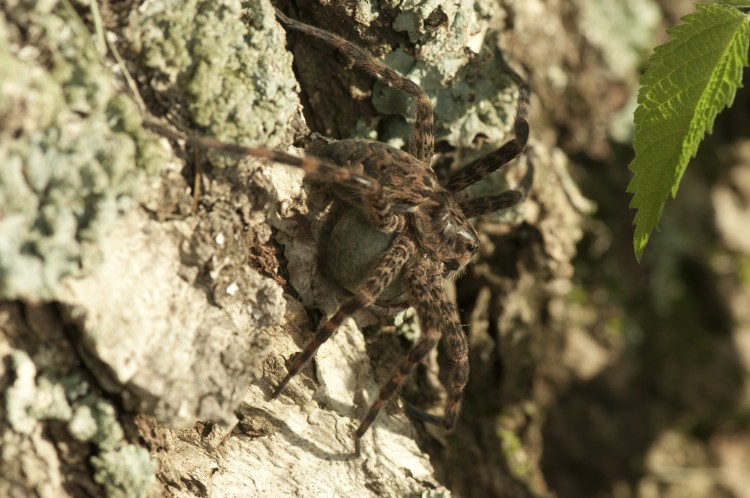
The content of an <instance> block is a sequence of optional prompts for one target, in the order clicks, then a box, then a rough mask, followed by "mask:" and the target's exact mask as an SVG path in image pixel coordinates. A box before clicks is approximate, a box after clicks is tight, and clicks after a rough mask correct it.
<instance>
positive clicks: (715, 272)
mask: <svg viewBox="0 0 750 498" xmlns="http://www.w3.org/2000/svg"><path fill="white" fill-rule="evenodd" d="M662 3H663V7H662V10H660V9H659V8H658V7H657V6H656V5H655V4H654V3H653V2H651V1H648V0H633V1H631V2H622V3H620V2H616V3H615V2H609V1H605V0H601V1H597V0H576V1H573V2H563V1H545V2H542V1H536V0H530V1H524V2H496V1H491V0H446V1H425V2H399V1H391V0H386V1H382V2H377V3H376V2H358V1H342V2H327V1H322V0H321V1H319V2H318V1H312V2H309V1H298V2H295V1H281V2H279V3H278V4H277V6H278V7H279V8H281V9H283V10H285V11H286V12H287V13H289V15H290V16H292V17H294V18H297V19H300V20H302V21H304V22H307V23H310V24H314V25H317V26H320V27H322V28H324V29H328V30H331V31H334V32H337V33H339V34H341V35H342V36H345V37H346V38H347V39H350V40H352V41H354V42H356V43H358V44H360V45H361V46H364V47H365V48H366V49H368V50H370V51H371V52H372V53H374V54H375V55H377V56H379V57H381V58H383V59H384V60H385V61H386V63H388V64H389V65H391V66H392V67H394V68H395V69H397V70H399V71H401V72H402V73H404V74H407V75H408V76H409V77H410V78H412V79H413V80H415V81H417V82H419V83H420V84H421V85H422V86H423V88H425V89H426V90H427V91H428V93H429V94H430V97H431V98H432V99H433V102H434V104H435V112H436V118H437V121H436V139H437V152H438V154H437V157H436V160H435V164H434V166H435V168H436V170H437V171H438V172H441V173H445V172H447V171H448V170H449V169H450V168H454V167H456V166H458V165H459V164H461V163H465V162H466V161H468V160H471V159H472V158H474V157H476V156H477V155H478V154H480V153H482V152H485V151H487V150H490V149H492V148H493V147H497V146H498V145H499V144H501V143H502V142H503V141H504V140H505V139H506V138H507V134H508V133H509V128H508V126H509V124H510V123H511V121H512V116H513V112H514V97H515V94H516V93H515V88H514V87H513V85H512V84H511V82H510V80H509V79H508V78H506V77H505V76H504V75H503V74H502V71H501V70H500V69H499V67H500V66H499V60H500V57H502V58H503V59H504V60H506V61H508V62H509V63H510V64H511V65H513V66H514V67H516V68H519V70H520V71H521V72H523V74H524V75H525V76H526V77H527V78H528V79H529V82H530V84H531V87H532V92H533V97H532V113H531V119H530V122H531V130H532V131H531V140H530V143H529V147H528V149H527V153H526V155H525V157H524V158H522V159H521V160H519V161H518V162H516V163H514V164H512V165H510V166H509V167H508V168H507V174H506V173H502V172H501V173H500V174H498V175H493V177H491V178H489V179H487V180H486V181H484V182H482V183H480V184H478V185H476V186H475V187H473V188H472V189H470V190H469V192H468V195H485V194H487V193H490V192H496V191H498V190H501V189H505V188H508V186H515V185H518V184H520V183H521V182H522V181H524V179H528V175H531V174H533V186H532V189H531V190H530V193H529V197H528V199H527V200H526V202H525V203H524V204H523V205H522V206H519V207H518V208H516V209H513V210H510V211H509V212H505V213H500V214H497V215H490V216H484V217H482V218H481V219H477V220H475V221H476V226H477V228H478V230H479V231H480V234H481V250H480V257H479V259H478V261H477V262H476V263H475V264H473V265H472V266H471V267H470V268H469V270H468V272H467V274H466V275H464V276H463V277H462V278H461V279H460V280H458V281H457V282H455V283H451V282H449V283H446V285H447V288H448V290H449V292H450V294H451V295H452V296H453V297H454V299H455V300H456V303H457V305H458V308H459V310H460V312H461V321H462V323H465V324H467V325H468V326H467V327H466V331H467V334H468V337H469V341H470V344H471V358H470V359H471V366H472V373H471V378H470V383H469V386H468V389H467V396H466V402H465V408H464V412H463V414H462V416H461V420H460V422H459V426H458V427H457V429H456V430H455V431H454V432H453V433H452V434H446V433H445V432H443V431H441V430H439V429H436V428H435V427H432V426H424V425H423V424H421V423H419V422H414V421H411V420H410V419H408V418H407V417H406V416H405V415H404V405H405V402H407V401H408V402H410V403H414V404H415V405H417V406H419V407H420V408H424V409H426V410H428V411H430V412H432V413H440V411H441V409H442V400H443V399H444V390H443V388H442V387H441V385H440V379H441V377H442V372H445V371H446V368H442V367H445V365H443V363H444V360H443V358H442V356H441V355H440V354H438V353H437V352H436V353H434V354H433V355H431V356H430V358H429V359H428V360H427V361H426V362H425V365H424V366H422V367H420V368H419V369H418V370H417V372H416V374H415V375H414V377H413V378H412V379H410V381H409V383H408V384H407V385H406V386H405V388H404V389H403V392H402V398H400V399H398V400H395V401H394V402H392V403H390V404H389V406H388V407H387V408H386V409H385V410H384V413H383V414H381V416H380V417H379V419H378V420H377V422H376V423H375V424H374V426H373V427H372V429H371V430H370V432H369V433H368V434H367V435H366V437H365V438H364V440H363V445H362V455H361V456H360V457H357V456H355V455H354V454H353V450H354V440H353V432H354V429H355V428H356V426H357V424H358V421H359V419H360V418H361V417H362V416H363V415H364V413H365V411H366V410H367V407H368V406H369V404H370V402H371V401H372V400H373V399H374V397H375V396H376V394H377V389H378V386H379V384H381V383H382V382H384V381H385V380H386V379H387V378H388V377H389V375H390V374H391V373H392V371H393V370H394V369H395V368H396V366H397V365H398V364H399V362H400V361H401V360H402V359H403V357H404V356H405V355H406V353H407V351H408V350H409V348H410V346H411V345H412V344H413V342H414V340H415V337H416V336H417V334H418V333H419V324H418V320H415V318H414V316H413V314H412V313H411V312H410V311H409V310H406V311H401V312H392V311H393V310H383V309H373V310H365V311H362V312H360V313H358V314H357V315H355V317H353V319H351V320H347V321H346V322H345V323H344V325H342V326H341V327H340V329H339V330H338V332H337V333H336V334H335V335H334V336H333V338H332V339H331V340H330V341H329V342H328V343H326V344H325V345H324V346H323V347H322V348H321V349H320V350H319V352H318V353H317V355H316V357H315V358H314V361H313V362H311V365H310V366H308V367H307V368H306V369H305V370H304V371H303V372H302V373H301V374H300V375H298V376H297V377H296V378H295V379H294V380H293V381H292V382H291V383H290V384H289V386H288V387H287V389H286V390H285V391H284V393H283V394H282V395H281V396H280V397H279V398H278V399H277V400H275V401H269V400H268V397H269V395H270V393H271V390H272V388H273V386H275V385H276V384H277V383H278V382H279V380H280V379H281V378H282V377H283V376H284V374H285V373H286V371H287V366H288V363H289V361H288V360H289V359H290V358H291V357H292V356H293V355H294V354H295V353H296V352H298V351H299V350H300V349H301V348H302V347H304V345H305V344H306V342H307V341H308V340H309V339H310V337H311V336H312V333H313V331H314V329H315V328H316V326H317V325H318V323H319V321H320V320H321V319H324V318H325V317H327V316H330V315H331V314H332V313H333V312H334V311H335V310H336V308H337V306H338V305H339V304H340V303H341V302H342V301H343V300H344V299H346V297H347V295H348V294H347V291H345V290H344V289H343V288H342V287H341V286H340V285H338V284H337V283H336V282H335V280H334V279H333V277H332V275H331V271H330V268H329V266H328V265H329V263H328V262H327V260H326V254H325V247H326V243H327V239H328V235H329V233H330V231H331V226H332V224H333V223H334V220H335V217H336V215H337V213H338V212H339V211H338V210H340V209H341V206H340V205H338V204H336V203H335V202H334V200H333V199H332V197H331V195H330V192H329V191H328V190H327V189H325V188H322V187H321V186H318V185H314V184H310V183H309V182H306V181H305V180H304V175H303V174H302V172H301V171H300V170H298V169H295V168H294V167H290V166H284V165H278V164H271V163H267V162H263V161H259V160H257V159H254V158H241V159H239V160H238V158H236V157H230V156H227V155H222V154H216V153H215V152H211V151H209V152H206V151H201V150H193V149H192V148H191V147H189V146H186V144H184V143H179V142H175V141H169V140H167V139H165V138H162V137H159V136H158V135H156V134H154V133H152V132H150V131H147V129H146V128H145V127H144V126H143V122H142V121H143V119H144V118H149V119H161V120H163V121H164V122H169V123H170V124H171V126H173V127H175V128H177V129H180V130H181V131H183V132H189V133H200V134H203V135H211V136H216V137H219V138H221V139H223V140H226V141H231V142H240V143H244V144H249V145H266V146H270V147H275V148H280V149H282V150H284V151H287V152H289V153H293V154H303V153H304V146H305V145H306V144H307V143H308V141H309V140H308V136H309V134H310V131H313V132H317V133H319V134H322V135H325V136H328V137H332V138H334V139H336V138H348V137H363V136H366V137H369V138H375V139H378V140H382V141H388V142H389V143H392V144H394V145H397V146H400V145H402V144H403V143H404V142H405V139H406V137H407V135H408V131H409V124H408V122H409V119H410V110H409V105H410V103H409V101H408V99H405V98H403V96H401V95H399V94H398V93H396V92H394V91H392V90H390V89H388V88H386V87H385V86H383V85H381V84H378V83H374V82H373V80H372V79H371V78H370V77H369V76H367V75H364V74H362V73H361V72H358V71H356V70H354V69H352V68H351V67H350V66H349V65H348V62H347V61H346V60H345V59H343V58H342V57H341V56H339V55H337V54H335V53H334V52H333V51H331V50H329V49H327V48H326V47H324V46H322V45H321V44H318V43H315V42H311V41H310V40H307V39H305V38H303V37H302V36H300V35H295V34H286V33H285V31H284V30H283V28H282V27H281V26H280V25H279V24H278V23H277V22H276V21H275V18H274V11H273V6H272V5H271V3H270V2H269V1H267V0H248V1H245V2H241V1H239V0H237V1H234V0H222V1H216V0H211V1H209V0H191V1H188V2H183V1H180V2H177V1H169V0H164V1H157V0H145V1H143V2H135V1H133V2H112V3H107V2H100V3H97V4H94V3H92V2H83V1H81V2H72V3H68V2H57V1H54V0H52V1H47V2H37V3H34V2H20V1H13V0H11V1H9V2H6V3H5V4H4V6H3V8H2V10H0V163H2V164H3V167H2V169H0V299H2V301H0V393H2V394H1V395H0V441H2V448H1V449H0V469H2V471H1V472H0V496H12V497H15V496H19V497H20V496H40V497H65V496H71V497H79V496H108V497H138V496H179V497H209V496H210V497H224V496H226V497H230V496H299V497H315V496H342V497H343V496H346V497H350V496H357V497H360V496H362V497H364V496H372V497H382V496H394V497H396V496H399V497H400V496H415V497H416V496H424V497H445V496H460V497H474V496H476V497H487V496H502V497H525V496H528V497H547V496H560V497H574V496H592V497H608V496H613V497H625V496H633V497H635V496H638V497H644V498H646V497H652V496H675V497H676V496H700V497H704V496H705V497H715V496H727V497H737V498H742V497H747V496H749V495H748V494H747V490H748V489H750V483H748V482H747V475H746V472H744V470H743V469H746V467H747V465H748V462H750V433H749V432H748V431H747V426H746V424H745V422H747V420H748V414H750V397H749V396H748V393H750V388H749V387H748V386H750V341H749V340H748V337H749V336H750V328H748V327H749V325H748V324H750V315H748V309H750V307H748V306H747V303H748V302H750V283H749V282H750V277H749V276H748V275H749V274H750V270H748V268H750V263H748V261H750V240H748V237H747V230H744V229H743V227H744V225H746V224H747V223H748V216H750V214H748V210H747V206H748V205H749V204H750V203H749V202H748V201H747V200H748V199H750V181H749V180H748V174H747V171H749V169H748V168H750V166H748V163H749V162H750V159H749V158H750V153H749V152H748V150H750V148H749V147H748V145H747V144H748V140H747V137H746V136H745V137H742V136H741V135H740V132H738V131H736V130H747V129H750V127H749V126H748V124H747V115H748V114H747V109H748V102H749V101H750V99H747V97H743V96H742V95H740V96H738V102H737V103H736V104H735V107H736V108H737V109H738V110H737V111H735V113H734V114H731V113H730V114H728V115H727V117H726V118H724V119H726V120H727V121H726V123H727V124H722V123H718V124H717V137H718V138H715V139H713V141H709V143H708V144H707V145H706V146H705V149H702V150H707V151H709V152H703V154H706V155H705V157H701V156H699V157H698V160H697V162H698V163H701V162H704V163H708V164H711V163H712V161H715V160H714V159H713V156H714V155H715V156H717V157H719V158H720V160H721V161H720V162H721V166H719V167H716V168H715V169H711V170H708V169H705V170H704V172H703V173H702V174H701V176H699V177H697V178H696V177H694V178H692V179H691V178H690V177H689V175H687V176H686V177H685V181H684V184H683V187H682V190H681V194H680V195H681V197H680V198H678V200H677V202H676V203H675V206H674V207H673V208H670V209H671V210H672V211H673V213H675V214H672V215H669V214H667V216H666V217H665V220H664V222H663V227H662V232H661V233H660V234H659V237H658V239H660V240H662V241H663V242H659V241H658V240H657V241H654V243H652V247H653V255H652V256H651V258H652V259H651V260H650V261H649V260H648V259H647V261H646V263H645V265H644V266H641V267H635V266H634V264H633V263H632V261H633V258H632V254H631V253H630V245H629V239H630V227H629V216H630V213H629V212H628V210H627V196H626V195H625V194H624V191H625V185H626V184H627V181H628V173H627V170H626V164H627V162H628V160H629V158H628V157H627V153H626V152H624V149H625V147H624V144H627V142H628V141H629V133H630V128H629V127H628V123H629V120H630V117H631V112H632V102H633V98H634V95H635V85H636V83H637V77H638V74H639V69H640V68H641V65H642V64H643V61H644V58H645V55H646V54H647V49H648V48H649V47H650V45H651V44H652V43H653V40H654V37H655V36H656V35H655V33H656V31H655V30H656V28H657V27H658V26H659V22H660V19H661V16H662V15H664V16H665V17H666V18H667V19H668V21H666V22H667V23H668V24H673V23H674V21H675V16H678V15H682V14H684V13H685V10H684V6H683V3H684V2H674V1H673V2H666V1H665V2H662ZM126 76H127V77H126ZM572 158H573V159H572ZM696 169H697V167H696ZM196 180H197V182H196ZM577 184H580V185H581V186H582V188H583V192H584V193H583V194H582V193H581V191H579V187H578V186H577ZM196 185H197V186H198V187H199V191H198V194H197V195H196ZM590 199H593V200H594V201H595V202H592V200H590ZM686 220H687V221H686ZM707 233H710V234H712V237H707V236H706V234H707ZM353 237H357V234H353ZM675 241H676V242H675ZM647 258H648V255H647ZM688 474H689V478H683V477H684V476H686V475H688Z"/></svg>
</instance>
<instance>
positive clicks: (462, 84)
mask: <svg viewBox="0 0 750 498" xmlns="http://www.w3.org/2000/svg"><path fill="white" fill-rule="evenodd" d="M404 3H405V4H407V3H409V2H404ZM407 7H409V6H408V5H401V6H400V8H401V9H404V10H403V12H402V13H401V14H399V15H398V16H397V17H396V21H395V22H394V24H393V27H394V29H396V30H401V31H408V33H409V37H410V39H411V40H412V41H415V42H417V43H418V45H417V50H416V52H415V53H416V55H412V53H411V52H407V51H406V50H404V49H403V48H397V49H395V50H394V51H392V52H391V53H389V54H388V55H386V57H385V62H386V64H388V65H389V66H391V67H392V68H394V69H396V70H397V71H399V72H400V73H401V74H404V75H406V76H407V77H408V78H409V79H411V80H412V81H415V82H417V83H418V84H419V85H420V86H421V87H422V88H423V89H424V90H425V91H426V92H427V94H428V95H429V96H430V98H431V99H432V101H433V105H434V110H435V138H436V139H437V140H443V141H446V142H448V143H449V144H450V145H452V146H454V147H470V146H472V144H474V143H475V141H476V139H477V138H478V137H482V138H483V139H486V140H487V141H488V142H489V143H493V142H495V143H496V142H499V141H501V140H503V139H504V138H506V136H507V132H508V123H509V121H510V117H511V116H512V115H513V112H514V104H513V92H514V91H515V89H513V87H512V85H511V81H510V79H509V78H508V77H507V75H506V73H505V72H504V71H503V68H504V64H503V60H502V53H501V52H500V50H499V48H498V46H497V40H496V37H495V36H494V35H492V34H491V33H490V29H489V26H490V24H491V21H492V20H493V19H496V18H497V16H498V8H497V7H496V6H494V4H490V5H485V4H484V2H480V1H475V0H460V1H454V2H445V3H440V4H437V3H436V2H419V5H413V6H412V7H411V8H410V9H409V10H407ZM373 103H374V105H375V107H376V108H377V109H378V111H380V112H381V113H383V114H386V115H388V114H391V115H393V114H399V115H401V116H404V118H401V121H402V122H403V121H404V119H405V117H406V116H409V111H408V109H409V105H410V101H409V99H408V97H406V96H404V95H403V94H402V93H401V92H399V91H397V90H393V89H390V88H388V87H387V86H386V85H384V84H382V83H380V82H379V83H376V84H375V87H374V91H373ZM394 126H395V127H391V128H393V133H389V134H388V136H386V137H384V138H385V139H386V140H390V139H391V138H392V137H394V136H397V135H398V134H400V133H402V132H403V130H404V129H405V128H404V127H403V126H399V125H394ZM393 145H399V144H398V143H397V142H394V143H393Z"/></svg>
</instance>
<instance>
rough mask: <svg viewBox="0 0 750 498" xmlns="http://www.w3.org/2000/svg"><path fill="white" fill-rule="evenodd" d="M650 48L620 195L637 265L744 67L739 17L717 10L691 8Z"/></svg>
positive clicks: (745, 36) (748, 35) (748, 33)
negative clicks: (626, 203) (627, 210)
mask: <svg viewBox="0 0 750 498" xmlns="http://www.w3.org/2000/svg"><path fill="white" fill-rule="evenodd" d="M695 7H696V12H694V13H692V14H690V15H687V16H685V17H684V18H683V19H682V21H683V22H684V24H680V25H678V26H676V27H674V28H672V29H671V30H669V34H670V35H672V40H670V41H669V42H667V43H666V44H664V45H661V46H659V47H656V49H655V51H654V53H653V55H652V56H651V58H650V60H649V63H650V65H649V68H648V69H647V70H646V73H645V74H644V75H643V76H642V77H641V82H640V83H641V89H640V90H639V92H638V108H637V109H636V111H635V135H634V137H633V148H634V149H635V159H633V162H631V163H630V170H631V171H632V172H633V173H634V176H633V179H632V180H631V182H630V185H628V188H627V191H628V192H630V193H633V194H634V196H633V199H632V201H631V202H630V207H631V208H635V209H637V210H638V212H637V213H636V215H635V220H634V221H633V223H634V224H635V235H634V236H633V246H634V248H635V255H636V258H637V259H638V260H639V261H640V259H641V255H642V254H643V249H644V248H645V247H646V243H647V242H648V238H649V236H650V235H651V232H652V231H653V229H654V228H656V225H657V223H658V222H659V218H660V217H661V212H662V208H663V207H664V203H665V202H666V200H667V196H668V195H669V193H670V192H671V193H672V197H674V196H675V195H676V194H677V189H678V187H679V185H680V180H681V179H682V175H683V173H684V172H685V168H686V167H687V163H688V161H689V160H690V159H691V158H692V157H693V156H695V153H696V152H697V150H698V144H699V143H700V141H701V140H702V139H703V137H704V135H705V134H706V132H708V133H710V132H711V130H712V128H713V124H714V119H715V118H716V115H717V114H718V113H719V111H721V110H722V109H723V108H724V107H727V106H729V105H730V104H731V103H732V101H733V100H734V95H735V93H736V91H737V88H739V87H740V86H741V82H742V68H743V67H744V66H746V65H747V50H748V44H750V27H749V26H748V20H747V18H746V16H745V15H744V14H743V13H741V12H740V11H738V10H736V9H735V8H732V7H726V6H723V5H719V4H708V5H696V6H695Z"/></svg>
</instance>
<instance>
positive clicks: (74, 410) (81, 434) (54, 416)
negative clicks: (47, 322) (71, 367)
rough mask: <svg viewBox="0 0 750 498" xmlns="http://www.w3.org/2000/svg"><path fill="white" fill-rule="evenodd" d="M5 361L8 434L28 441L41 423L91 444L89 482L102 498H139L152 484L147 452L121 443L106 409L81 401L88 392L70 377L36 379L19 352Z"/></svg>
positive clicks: (90, 398)
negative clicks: (61, 426) (63, 425)
mask: <svg viewBox="0 0 750 498" xmlns="http://www.w3.org/2000/svg"><path fill="white" fill-rule="evenodd" d="M9 358H10V367H11V372H7V373H10V374H11V376H12V377H14V378H15V380H14V381H13V383H12V384H11V385H10V386H9V387H8V389H7V391H6V392H5V395H4V396H3V399H4V401H5V406H4V409H5V413H6V414H7V421H8V424H9V425H10V427H11V428H12V429H13V431H14V432H16V433H19V434H26V435H30V434H32V433H33V432H35V431H36V430H37V429H38V428H39V426H40V424H41V423H44V422H46V421H49V420H58V421H63V422H67V428H68V433H69V435H70V436H71V437H72V438H73V439H74V440H76V441H81V442H89V443H92V444H93V445H94V446H95V448H96V449H97V450H98V451H99V455H98V456H97V455H94V456H92V457H91V458H90V459H89V461H90V463H91V464H92V465H93V466H94V468H95V469H96V470H95V475H94V479H95V480H96V482H98V483H100V484H102V485H103V486H104V489H105V491H106V493H107V497H108V498H119V497H138V496H143V495H144V493H145V491H146V489H147V488H148V486H149V485H150V484H151V483H152V482H153V481H154V480H155V472H156V468H155V464H154V463H153V462H152V461H151V459H150V457H149V454H148V451H146V450H145V449H143V448H139V447H136V446H133V445H131V444H127V443H125V442H124V432H123V429H122V427H121V425H120V423H119V422H118V421H117V416H118V415H117V412H116V410H115V407H114V406H113V405H112V403H110V402H109V401H107V400H105V399H103V398H101V397H99V396H97V395H95V394H93V393H88V394H86V395H85V396H82V397H81V396H80V394H82V393H83V392H84V391H86V390H87V388H88V386H87V385H86V383H85V382H84V383H82V382H81V379H80V378H79V377H78V375H77V374H75V373H71V374H70V375H68V376H65V377H62V378H55V377H53V376H51V375H48V374H46V373H41V374H39V372H38V369H37V365H36V364H35V363H34V361H33V360H32V358H31V357H29V355H28V354H27V353H26V352H24V351H21V350H15V351H12V352H11V353H10V354H9ZM70 386H78V388H77V389H70ZM81 386H83V387H82V388H81ZM6 436H7V434H6ZM7 456H8V454H6V453H4V452H3V453H2V460H3V461H2V462H1V463H2V464H3V465H5V464H6V463H8V462H5V458H6V457H7Z"/></svg>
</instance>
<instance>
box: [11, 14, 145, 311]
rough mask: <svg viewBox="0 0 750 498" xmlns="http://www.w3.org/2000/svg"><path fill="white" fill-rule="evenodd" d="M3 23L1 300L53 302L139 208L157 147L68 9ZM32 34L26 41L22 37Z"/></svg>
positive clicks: (15, 15)
mask: <svg viewBox="0 0 750 498" xmlns="http://www.w3.org/2000/svg"><path fill="white" fill-rule="evenodd" d="M43 7H44V8H43V9H42V10H37V11H34V10H29V11H23V10H22V8H21V6H19V8H18V9H17V10H16V11H14V17H13V18H12V19H6V18H5V17H4V16H2V15H0V164H3V167H2V168H0V206H1V207H0V213H1V214H2V215H1V216H0V296H1V297H3V298H6V299H14V298H19V297H22V298H26V299H30V300H38V299H51V298H54V297H55V296H56V293H57V291H58V286H57V283H58V281H59V280H60V278H61V277H63V276H65V275H69V274H76V273H79V272H80V271H81V269H85V268H86V266H87V265H88V264H89V263H91V262H92V260H95V259H96V249H94V244H89V243H90V242H95V241H96V240H97V239H98V238H99V237H100V236H101V235H102V234H103V233H105V232H106V231H107V230H108V229H109V227H110V226H111V225H112V223H113V221H114V220H115V219H117V217H118V216H119V214H120V213H121V212H122V211H123V210H125V209H127V208H128V206H130V205H131V199H132V197H133V196H134V195H135V193H136V191H137V189H138V187H139V185H140V184H141V180H142V177H143V173H144V172H153V171H155V170H157V169H158V167H159V164H160V159H159V158H160V156H159V153H158V148H157V146H156V145H155V144H154V143H153V142H152V141H151V140H150V139H149V138H148V137H147V136H146V135H145V132H144V131H143V130H142V129H141V128H140V118H139V117H138V112H137V110H136V108H135V106H134V105H133V104H132V102H131V101H130V100H129V99H127V98H126V97H123V96H122V95H119V94H118V93H117V92H118V91H117V89H116V87H115V83H114V80H113V78H112V73H111V70H110V69H109V68H108V67H107V66H106V65H105V64H104V61H103V59H102V57H101V56H100V55H99V54H98V53H97V52H96V50H94V48H93V44H92V42H91V37H90V35H89V34H88V32H87V31H86V30H85V28H84V27H83V25H82V23H81V21H80V19H78V18H77V17H76V16H75V14H74V13H73V12H72V11H71V10H70V9H66V8H64V7H63V6H62V4H60V5H55V4H54V3H47V4H45V5H44V6H43ZM19 32H24V33H25V34H26V38H23V37H21V36H20V35H19V34H18V33H19Z"/></svg>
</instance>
